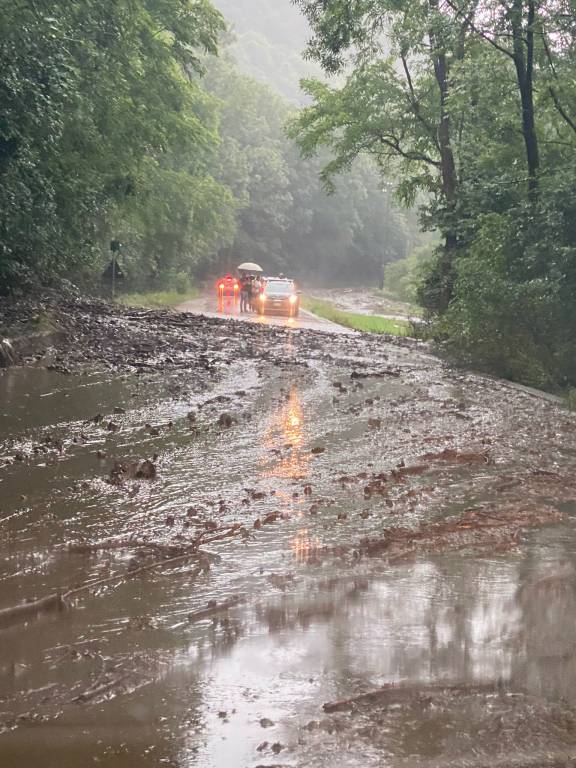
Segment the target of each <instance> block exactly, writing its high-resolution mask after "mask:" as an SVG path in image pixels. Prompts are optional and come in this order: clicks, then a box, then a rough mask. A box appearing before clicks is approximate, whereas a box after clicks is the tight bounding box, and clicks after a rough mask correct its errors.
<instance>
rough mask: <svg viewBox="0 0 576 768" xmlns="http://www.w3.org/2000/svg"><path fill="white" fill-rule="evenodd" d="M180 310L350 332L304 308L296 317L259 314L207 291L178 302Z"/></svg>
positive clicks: (251, 320)
mask: <svg viewBox="0 0 576 768" xmlns="http://www.w3.org/2000/svg"><path fill="white" fill-rule="evenodd" d="M178 310H179V311H180V312H192V313H193V314H197V315H204V316H206V317H221V318H228V319H234V320H243V321H245V322H250V323H257V324H258V325H263V326H279V327H281V328H295V329H298V328H305V329H308V330H312V331H331V332H333V333H346V334H351V333H354V331H351V330H350V329H349V328H343V327H342V326H340V325H337V324H336V323H332V322H330V320H325V319H324V318H323V317H318V315H314V314H312V312H308V311H307V310H305V309H300V312H299V315H298V317H286V316H285V315H272V314H268V315H262V316H261V315H259V314H258V313H257V312H240V305H239V302H238V301H234V300H232V299H229V298H226V299H224V300H223V301H218V300H217V298H216V297H215V296H214V295H213V294H211V293H209V294H206V295H205V296H202V297H200V298H198V299H192V300H191V301H186V302H184V303H183V304H180V306H179V307H178Z"/></svg>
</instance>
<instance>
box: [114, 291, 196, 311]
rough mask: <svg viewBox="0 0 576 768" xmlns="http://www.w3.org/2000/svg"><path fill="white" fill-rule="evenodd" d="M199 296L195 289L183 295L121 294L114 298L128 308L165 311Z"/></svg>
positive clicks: (172, 293) (171, 293)
mask: <svg viewBox="0 0 576 768" xmlns="http://www.w3.org/2000/svg"><path fill="white" fill-rule="evenodd" d="M199 295H200V292H199V291H198V289H197V288H191V289H190V290H189V291H186V292H185V293H178V291H156V292H153V293H123V294H120V295H119V296H117V297H116V301H117V302H118V303H119V304H124V305H126V306H128V307H148V308H149V309H165V308H166V307H176V306H178V304H182V303H184V302H185V301H190V299H196V298H198V296H199Z"/></svg>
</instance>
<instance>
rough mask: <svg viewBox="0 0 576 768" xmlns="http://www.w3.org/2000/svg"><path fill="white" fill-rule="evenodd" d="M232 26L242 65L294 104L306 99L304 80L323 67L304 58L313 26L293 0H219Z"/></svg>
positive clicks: (236, 55) (236, 53)
mask: <svg viewBox="0 0 576 768" xmlns="http://www.w3.org/2000/svg"><path fill="white" fill-rule="evenodd" d="M215 5H216V6H217V7H218V8H219V9H220V10H221V11H222V13H223V15H224V18H225V19H226V21H227V22H228V23H229V24H230V25H231V29H232V33H233V36H234V39H233V41H232V44H231V51H232V54H233V56H234V58H235V60H236V62H237V66H238V68H239V69H240V70H241V71H242V72H244V73H245V74H249V75H251V76H252V77H254V78H255V79H256V80H258V81H259V82H262V83H265V84H266V85H269V86H270V87H271V88H272V89H273V90H274V91H276V92H277V93H279V94H280V95H281V96H282V97H283V98H285V99H286V100H287V101H289V102H290V103H293V104H302V103H304V101H305V100H306V96H305V94H304V92H303V91H302V90H301V88H300V80H301V79H303V78H306V77H311V76H317V77H319V76H320V75H321V73H322V70H321V68H320V67H319V66H318V65H317V64H316V63H315V62H313V61H311V60H309V59H308V60H306V59H305V58H304V50H305V47H306V43H307V42H308V38H309V37H310V27H309V26H308V23H307V21H306V18H305V17H304V15H303V14H301V13H300V11H299V10H298V8H297V7H296V6H295V5H294V4H293V3H292V2H291V1H290V0H215Z"/></svg>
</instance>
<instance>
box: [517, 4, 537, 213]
mask: <svg viewBox="0 0 576 768" xmlns="http://www.w3.org/2000/svg"><path fill="white" fill-rule="evenodd" d="M527 5H528V19H527V22H528V23H527V28H526V37H525V39H524V35H523V28H522V27H523V25H522V11H523V6H524V3H523V0H514V3H513V6H512V13H511V25H512V40H513V51H514V55H513V59H514V66H515V68H516V80H517V82H518V90H519V92H520V102H521V105H522V135H523V136H524V146H525V150H526V166H527V169H528V197H529V199H531V200H534V199H535V198H536V197H537V196H538V171H539V169H540V152H539V149H538V136H537V134H536V119H535V117H534V78H533V71H534V20H535V15H536V11H535V4H534V0H529V2H528V4H527Z"/></svg>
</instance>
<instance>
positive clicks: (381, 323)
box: [301, 296, 413, 336]
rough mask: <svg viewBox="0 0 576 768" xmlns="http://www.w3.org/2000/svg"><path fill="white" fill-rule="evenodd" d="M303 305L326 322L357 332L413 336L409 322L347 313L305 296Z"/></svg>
mask: <svg viewBox="0 0 576 768" xmlns="http://www.w3.org/2000/svg"><path fill="white" fill-rule="evenodd" d="M301 304H302V307H303V309H307V310H308V311H309V312H313V313H314V314H315V315H318V316H319V317H323V318H325V319H326V320H331V321H332V322H333V323H338V325H344V326H346V328H354V329H355V330H357V331H365V332H367V333H387V334H389V335H391V336H411V335H413V328H412V324H411V323H410V322H408V320H391V319H389V318H387V317H378V316H376V315H363V314H360V313H359V312H345V311H344V310H343V309H338V307H336V306H334V304H331V303H330V302H329V301H323V300H322V299H313V298H311V297H309V296H303V297H302V301H301Z"/></svg>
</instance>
